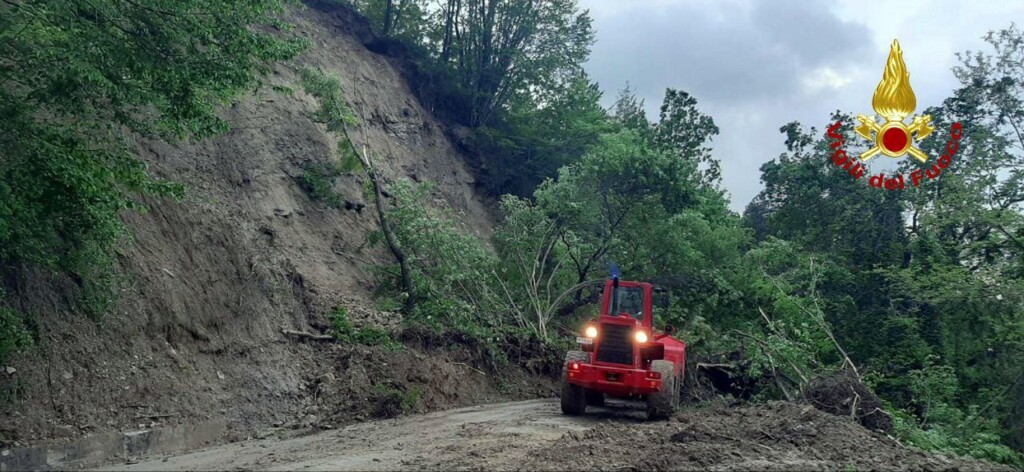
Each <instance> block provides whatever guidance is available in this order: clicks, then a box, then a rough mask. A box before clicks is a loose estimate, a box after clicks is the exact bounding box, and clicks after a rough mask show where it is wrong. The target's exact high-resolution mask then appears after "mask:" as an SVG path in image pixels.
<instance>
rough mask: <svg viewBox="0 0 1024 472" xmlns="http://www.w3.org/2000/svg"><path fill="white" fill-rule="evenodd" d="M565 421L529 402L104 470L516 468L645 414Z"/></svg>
mask: <svg viewBox="0 0 1024 472" xmlns="http://www.w3.org/2000/svg"><path fill="white" fill-rule="evenodd" d="M594 413H595V414H593V415H587V416H582V417H568V416H563V415H562V414H561V412H560V411H559V407H558V404H557V400H555V399H544V400H528V401H522V402H512V403H499V404H492V405H482V406H475V407H468V408H459V409H456V410H449V411H443V412H436V413H430V414H426V415H418V416H409V417H403V418H396V419H389V420H382V421H371V422H367V423H360V424H355V425H352V426H348V427H346V428H343V429H339V430H333V431H324V432H320V433H317V434H313V435H308V436H303V437H297V438H291V439H284V440H281V439H262V440H252V441H244V442H239V443H233V444H226V445H222V446H217V447H211V448H207V449H202V450H198V451H193V452H190V453H187V454H182V455H177V456H170V457H167V458H157V459H152V460H148V461H144V462H139V463H135V464H128V465H123V466H119V467H104V468H103V469H104V470H137V471H145V470H227V469H253V470H396V469H421V468H427V469H439V468H465V467H467V466H471V467H483V468H489V467H497V468H508V467H515V466H514V464H516V463H520V461H521V460H523V459H525V458H526V457H527V456H528V455H529V454H530V451H531V450H532V449H533V448H539V447H543V446H545V445H547V444H549V443H551V442H553V441H555V440H557V439H559V438H561V437H562V436H563V435H565V434H566V433H568V432H573V431H576V432H581V431H585V430H587V429H590V428H591V427H593V426H595V425H597V424H599V423H600V422H602V421H606V420H607V419H608V418H609V415H611V416H613V417H617V418H625V419H626V420H627V421H639V420H640V419H642V410H635V409H625V408H619V409H611V410H608V411H606V412H605V413H600V412H598V411H595V412H594Z"/></svg>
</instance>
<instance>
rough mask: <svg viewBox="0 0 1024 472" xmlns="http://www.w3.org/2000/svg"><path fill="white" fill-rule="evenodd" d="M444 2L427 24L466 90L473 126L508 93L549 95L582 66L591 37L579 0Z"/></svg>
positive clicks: (499, 105) (492, 115) (485, 120)
mask: <svg viewBox="0 0 1024 472" xmlns="http://www.w3.org/2000/svg"><path fill="white" fill-rule="evenodd" d="M442 9H443V10H442V11H443V13H442V14H441V15H440V16H441V18H443V20H441V21H435V22H434V24H432V26H431V27H432V28H433V30H434V37H440V38H442V39H441V41H440V47H441V51H439V57H440V60H441V61H442V62H443V63H446V64H450V65H451V66H452V67H454V70H455V71H456V77H457V80H458V82H459V83H460V84H461V86H462V88H463V89H464V90H465V91H467V93H468V94H469V96H470V99H471V103H472V105H471V107H472V111H473V113H472V116H471V122H470V124H471V125H472V126H479V125H484V124H488V123H490V122H491V120H492V119H493V118H495V117H496V116H497V114H498V112H499V111H500V110H502V109H503V107H504V106H505V104H506V103H509V102H511V101H515V100H520V99H523V98H527V97H538V98H539V99H540V100H542V101H550V100H551V99H552V98H553V97H554V96H556V95H558V93H559V90H561V89H563V88H564V87H566V86H568V85H569V84H570V83H571V81H572V79H573V78H574V77H577V76H578V75H579V73H580V72H581V71H582V65H583V62H584V61H586V58H587V56H588V54H589V53H590V45H591V44H592V43H593V40H594V32H593V30H592V28H591V20H590V16H589V15H588V14H587V12H585V11H584V12H580V11H579V7H578V5H577V2H576V0H527V1H512V0H452V1H449V2H446V3H445V4H444V5H443V6H442Z"/></svg>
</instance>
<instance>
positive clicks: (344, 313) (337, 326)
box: [327, 306, 403, 351]
mask: <svg viewBox="0 0 1024 472" xmlns="http://www.w3.org/2000/svg"><path fill="white" fill-rule="evenodd" d="M327 318H328V319H330V321H331V336H334V339H336V340H338V341H339V342H343V343H355V344H363V345H366V346H381V347H383V348H384V349H387V350H389V351H398V350H401V349H402V347H403V346H402V343H400V342H398V341H397V340H395V338H394V337H393V336H391V334H390V333H388V332H387V331H384V330H382V329H379V328H374V327H372V326H366V327H362V328H356V327H355V326H353V325H352V320H351V319H350V318H349V315H348V310H346V309H345V308H344V307H341V306H339V307H337V308H335V309H334V311H332V312H331V313H329V314H328V315H327Z"/></svg>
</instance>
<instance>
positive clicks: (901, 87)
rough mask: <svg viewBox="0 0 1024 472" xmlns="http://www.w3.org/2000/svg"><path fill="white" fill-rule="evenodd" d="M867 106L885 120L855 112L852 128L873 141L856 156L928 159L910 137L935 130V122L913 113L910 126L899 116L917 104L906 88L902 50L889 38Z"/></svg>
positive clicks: (907, 77)
mask: <svg viewBox="0 0 1024 472" xmlns="http://www.w3.org/2000/svg"><path fill="white" fill-rule="evenodd" d="M871 106H872V107H873V108H874V109H875V113H878V114H879V115H881V116H882V118H884V119H885V121H884V122H882V123H878V121H876V119H875V117H873V116H872V117H870V118H869V117H867V116H865V115H857V120H858V121H860V123H861V125H860V126H858V127H857V128H856V129H855V131H857V134H859V135H861V136H863V137H864V139H867V140H869V141H874V142H875V146H874V147H872V148H871V149H868V150H867V151H864V152H863V153H861V155H860V160H862V161H867V160H869V159H871V158H873V157H875V155H877V154H878V153H882V154H885V155H886V156H889V157H900V156H902V155H904V154H910V156H911V157H913V158H914V159H917V160H918V161H920V162H925V161H927V160H928V155H927V154H925V153H924V152H923V151H921V150H920V149H918V148H916V147H914V139H913V137H914V135H916V138H917V139H916V140H917V141H920V140H922V139H924V138H926V137H928V135H929V134H931V133H932V132H933V131H935V126H934V125H932V123H931V121H932V117H931V116H929V115H921V116H914V117H913V120H912V122H911V123H910V126H907V125H906V124H904V123H903V119H904V118H906V117H907V116H908V115H910V114H911V113H913V112H914V109H915V108H917V97H916V96H914V89H912V88H910V72H908V71H907V65H906V64H905V63H904V62H903V50H902V49H900V42H899V41H897V40H893V41H892V47H891V48H890V49H889V59H888V60H887V61H886V63H885V71H884V72H883V73H882V81H881V82H879V83H878V88H876V89H875V96H874V97H872V99H871Z"/></svg>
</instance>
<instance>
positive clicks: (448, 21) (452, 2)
mask: <svg viewBox="0 0 1024 472" xmlns="http://www.w3.org/2000/svg"><path fill="white" fill-rule="evenodd" d="M458 2H459V0H448V9H447V10H446V11H445V15H444V39H442V41H441V62H442V63H445V64H447V63H448V59H450V58H451V55H452V34H453V33H454V31H453V29H454V26H455V15H456V14H457V13H458V8H457V5H456V4H457V3H458Z"/></svg>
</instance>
